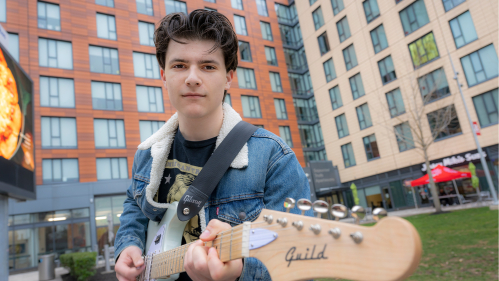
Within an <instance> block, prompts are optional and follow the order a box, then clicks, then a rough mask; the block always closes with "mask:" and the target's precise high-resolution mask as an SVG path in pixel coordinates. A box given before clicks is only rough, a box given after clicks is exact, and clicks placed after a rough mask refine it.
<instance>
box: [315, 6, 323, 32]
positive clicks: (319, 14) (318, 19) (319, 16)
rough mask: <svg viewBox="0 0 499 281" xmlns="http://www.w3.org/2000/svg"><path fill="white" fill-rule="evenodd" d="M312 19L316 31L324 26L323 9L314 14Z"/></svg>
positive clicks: (318, 9)
mask: <svg viewBox="0 0 499 281" xmlns="http://www.w3.org/2000/svg"><path fill="white" fill-rule="evenodd" d="M312 19H313V20H314V26H315V30H317V29H319V28H320V27H321V26H323V25H324V17H323V16H322V10H321V7H319V8H317V9H316V10H315V11H313V12H312Z"/></svg>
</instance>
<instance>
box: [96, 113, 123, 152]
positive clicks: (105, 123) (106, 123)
mask: <svg viewBox="0 0 499 281" xmlns="http://www.w3.org/2000/svg"><path fill="white" fill-rule="evenodd" d="M94 139H95V148H125V147H126V144H125V124H124V122H123V120H113V119H94Z"/></svg>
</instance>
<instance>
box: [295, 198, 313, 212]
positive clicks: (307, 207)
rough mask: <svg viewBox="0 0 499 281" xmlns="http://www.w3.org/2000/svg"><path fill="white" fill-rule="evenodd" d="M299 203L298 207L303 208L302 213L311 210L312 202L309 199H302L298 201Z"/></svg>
mask: <svg viewBox="0 0 499 281" xmlns="http://www.w3.org/2000/svg"><path fill="white" fill-rule="evenodd" d="M296 205H298V209H300V210H301V215H302V216H303V215H304V214H305V212H306V211H308V210H310V209H311V208H312V202H311V201H310V200H308V199H300V200H298V202H297V203H296Z"/></svg>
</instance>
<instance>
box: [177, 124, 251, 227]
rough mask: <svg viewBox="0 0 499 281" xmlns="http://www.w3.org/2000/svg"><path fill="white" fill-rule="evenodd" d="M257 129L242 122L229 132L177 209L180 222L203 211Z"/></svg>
mask: <svg viewBox="0 0 499 281" xmlns="http://www.w3.org/2000/svg"><path fill="white" fill-rule="evenodd" d="M257 129H258V127H256V126H253V125H251V124H249V123H247V122H245V121H240V122H239V123H237V125H236V126H235V127H234V128H233V129H232V130H231V131H230V132H229V134H228V135H227V137H225V139H224V140H223V141H222V143H221V144H220V145H219V146H218V148H217V149H215V152H213V154H212V155H211V157H210V158H209V159H208V161H207V162H206V164H205V165H204V167H203V169H202V170H201V172H200V173H199V175H198V176H197V177H196V179H194V181H193V182H192V184H191V185H190V186H189V188H188V189H187V191H186V192H185V193H184V195H183V196H182V198H181V199H180V202H179V203H178V208H177V217H178V219H179V220H181V221H187V220H190V219H191V218H193V217H194V216H195V215H197V214H198V213H199V211H201V208H203V206H204V204H205V203H206V201H207V200H208V198H209V197H210V195H211V193H212V192H213V190H215V187H216V186H217V185H218V182H219V181H220V180H221V179H222V177H223V175H224V174H225V172H226V171H227V169H229V167H230V164H231V163H232V161H233V160H234V158H236V156H237V154H238V153H239V151H241V148H242V147H243V146H244V144H245V143H246V142H247V141H248V140H249V138H250V137H251V136H252V135H253V133H254V132H255V131H256V130H257Z"/></svg>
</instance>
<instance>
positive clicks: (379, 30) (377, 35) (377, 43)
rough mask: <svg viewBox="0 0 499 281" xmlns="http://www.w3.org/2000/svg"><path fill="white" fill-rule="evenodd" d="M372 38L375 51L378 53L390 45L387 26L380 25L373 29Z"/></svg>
mask: <svg viewBox="0 0 499 281" xmlns="http://www.w3.org/2000/svg"><path fill="white" fill-rule="evenodd" d="M371 40H372V41H373V47H374V53H375V54H377V53H379V52H381V51H382V50H384V49H386V48H387V47H388V41H387V40H386V34H385V28H384V27H383V25H380V26H378V27H376V28H375V29H373V30H372V31H371Z"/></svg>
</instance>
